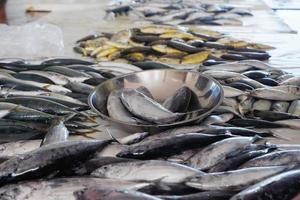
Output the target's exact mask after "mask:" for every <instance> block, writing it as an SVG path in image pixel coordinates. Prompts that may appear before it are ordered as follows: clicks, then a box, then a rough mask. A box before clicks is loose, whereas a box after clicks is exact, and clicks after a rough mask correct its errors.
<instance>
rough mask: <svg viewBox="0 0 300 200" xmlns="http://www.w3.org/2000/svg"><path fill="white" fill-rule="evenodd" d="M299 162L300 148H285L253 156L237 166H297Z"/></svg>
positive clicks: (241, 167)
mask: <svg viewBox="0 0 300 200" xmlns="http://www.w3.org/2000/svg"><path fill="white" fill-rule="evenodd" d="M299 163H300V150H285V151H275V152H272V153H268V154H266V155H262V156H259V157H257V158H253V159H251V160H249V161H248V162H246V163H244V164H243V165H241V166H240V167H239V168H240V169H243V168H248V167H263V166H283V165H289V166H293V165H295V166H299Z"/></svg>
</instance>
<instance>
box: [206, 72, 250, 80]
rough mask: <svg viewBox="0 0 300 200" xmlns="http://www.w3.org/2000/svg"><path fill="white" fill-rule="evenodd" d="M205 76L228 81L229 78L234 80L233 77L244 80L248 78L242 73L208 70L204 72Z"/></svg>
mask: <svg viewBox="0 0 300 200" xmlns="http://www.w3.org/2000/svg"><path fill="white" fill-rule="evenodd" d="M203 74H206V75H209V76H211V77H213V78H216V79H222V80H224V79H228V78H232V77H242V78H246V76H244V75H242V74H240V73H236V72H230V71H221V70H220V71H217V70H207V71H204V72H203Z"/></svg>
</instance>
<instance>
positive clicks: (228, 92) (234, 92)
mask: <svg viewBox="0 0 300 200" xmlns="http://www.w3.org/2000/svg"><path fill="white" fill-rule="evenodd" d="M222 88H223V90H224V96H225V97H227V98H231V97H237V96H240V95H242V94H244V92H243V91H241V90H239V89H236V88H233V87H229V86H224V85H223V86H222Z"/></svg>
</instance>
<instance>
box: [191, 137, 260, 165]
mask: <svg viewBox="0 0 300 200" xmlns="http://www.w3.org/2000/svg"><path fill="white" fill-rule="evenodd" d="M255 140H257V138H255V137H233V138H227V139H224V140H221V141H218V142H215V143H213V144H211V145H209V146H207V147H205V148H203V149H202V150H201V151H199V152H198V153H196V154H195V155H194V156H193V157H191V158H190V159H189V164H190V166H192V167H194V168H196V169H200V170H208V169H210V168H211V167H213V166H215V165H216V164H218V162H221V161H223V160H225V159H226V157H227V156H228V155H230V154H232V153H233V152H234V153H237V152H242V151H243V150H245V149H246V148H247V147H249V146H250V145H251V144H252V143H253V142H255Z"/></svg>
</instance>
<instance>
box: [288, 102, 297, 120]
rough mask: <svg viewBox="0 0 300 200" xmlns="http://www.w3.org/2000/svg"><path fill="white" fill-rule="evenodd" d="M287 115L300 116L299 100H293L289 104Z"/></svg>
mask: <svg viewBox="0 0 300 200" xmlns="http://www.w3.org/2000/svg"><path fill="white" fill-rule="evenodd" d="M287 111H288V113H290V114H293V115H297V116H300V100H295V101H293V102H292V103H291V105H290V107H289V109H288V110H287Z"/></svg>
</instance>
